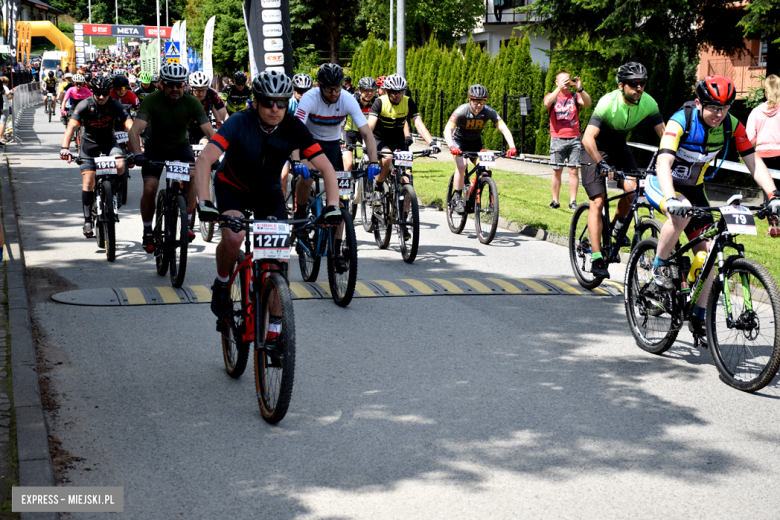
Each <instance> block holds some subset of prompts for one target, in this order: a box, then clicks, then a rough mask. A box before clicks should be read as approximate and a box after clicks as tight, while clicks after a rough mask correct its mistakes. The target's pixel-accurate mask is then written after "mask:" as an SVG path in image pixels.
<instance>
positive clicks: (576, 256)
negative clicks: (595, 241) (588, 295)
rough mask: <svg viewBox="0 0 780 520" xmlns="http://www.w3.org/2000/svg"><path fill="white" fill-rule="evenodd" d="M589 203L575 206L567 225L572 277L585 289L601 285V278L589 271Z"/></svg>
mask: <svg viewBox="0 0 780 520" xmlns="http://www.w3.org/2000/svg"><path fill="white" fill-rule="evenodd" d="M589 214H590V204H589V203H587V202H585V203H583V204H580V205H579V206H577V209H576V210H575V211H574V216H573V217H572V219H571V225H570V227H569V259H570V260H571V268H572V271H574V277H575V278H577V282H579V284H580V285H581V286H583V287H584V288H586V289H594V288H596V287H598V286H599V285H601V281H602V278H596V277H595V276H593V275H592V274H591V272H590V269H591V254H592V253H593V250H592V249H591V245H590V235H589V234H588V215H589Z"/></svg>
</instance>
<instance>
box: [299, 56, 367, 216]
mask: <svg viewBox="0 0 780 520" xmlns="http://www.w3.org/2000/svg"><path fill="white" fill-rule="evenodd" d="M343 82H344V71H343V70H342V69H341V67H339V66H338V65H337V64H335V63H325V64H323V65H322V66H321V67H320V68H319V70H318V71H317V83H319V87H316V88H313V89H311V90H310V91H308V92H307V93H306V94H304V95H303V97H302V98H301V102H300V104H299V105H298V110H296V111H295V116H296V117H297V118H298V119H300V120H301V121H302V122H303V123H304V124H306V128H308V129H309V131H310V132H311V133H312V135H313V136H314V138H315V139H316V140H317V142H318V143H319V145H320V147H321V148H322V151H323V153H324V154H325V156H326V157H327V158H328V160H329V161H330V164H331V165H333V167H334V168H338V160H339V156H340V155H341V144H340V143H339V137H340V134H341V123H342V121H344V119H346V117H347V116H350V117H351V118H352V120H353V125H354V126H356V127H357V130H358V132H359V133H360V135H361V137H362V138H363V139H364V140H365V143H366V151H367V153H368V157H369V159H370V161H371V162H370V164H369V171H371V172H374V173H370V174H369V175H371V176H372V177H373V175H374V174H376V173H379V172H378V171H377V170H379V167H378V163H377V153H376V152H377V145H376V141H374V136H373V135H372V134H371V130H370V129H369V127H368V122H367V121H366V117H365V116H364V115H363V111H362V110H361V108H360V105H359V104H358V102H357V101H356V100H355V98H354V97H353V96H352V95H351V94H349V93H348V92H346V91H344V90H343V89H342V83H343ZM293 159H294V160H295V159H298V151H297V150H296V151H295V152H293ZM295 173H296V174H302V176H303V179H301V180H300V181H299V182H298V184H297V186H296V192H295V195H296V197H297V198H298V200H308V195H307V194H308V193H311V185H312V182H313V181H312V180H311V179H307V177H308V167H307V165H306V164H297V165H296V166H295ZM297 210H298V214H297V217H298V218H303V216H304V215H305V211H306V205H305V204H299V205H298V208H297Z"/></svg>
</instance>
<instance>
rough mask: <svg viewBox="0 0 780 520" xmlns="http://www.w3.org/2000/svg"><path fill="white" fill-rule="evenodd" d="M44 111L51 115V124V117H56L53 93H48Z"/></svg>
mask: <svg viewBox="0 0 780 520" xmlns="http://www.w3.org/2000/svg"><path fill="white" fill-rule="evenodd" d="M43 111H44V112H45V113H46V114H48V115H49V123H51V116H53V115H54V94H52V93H51V92H47V93H46V97H45V98H44V100H43Z"/></svg>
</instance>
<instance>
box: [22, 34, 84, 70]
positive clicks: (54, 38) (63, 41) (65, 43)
mask: <svg viewBox="0 0 780 520" xmlns="http://www.w3.org/2000/svg"><path fill="white" fill-rule="evenodd" d="M24 23H26V24H28V25H29V26H30V29H31V33H30V34H29V36H30V38H32V37H34V36H45V37H46V38H47V39H48V40H49V41H50V42H52V43H53V44H54V45H56V46H57V47H59V49H60V50H61V51H65V52H67V53H68V57H67V58H63V59H62V61H63V64H62V69H63V70H65V65H70V70H71V72H76V45H75V44H74V43H73V41H72V40H71V39H70V38H68V37H67V36H65V35H64V34H63V33H62V31H60V30H59V29H57V27H56V26H55V25H54V24H53V23H51V22H24Z"/></svg>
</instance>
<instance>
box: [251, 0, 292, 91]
mask: <svg viewBox="0 0 780 520" xmlns="http://www.w3.org/2000/svg"><path fill="white" fill-rule="evenodd" d="M244 22H245V23H246V32H247V35H248V37H249V63H250V66H251V71H252V75H253V76H254V75H255V74H257V73H259V72H262V71H264V70H278V71H279V72H284V73H285V74H287V75H288V76H290V77H292V75H293V62H292V45H291V43H290V2H289V0H246V1H245V2H244Z"/></svg>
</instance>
